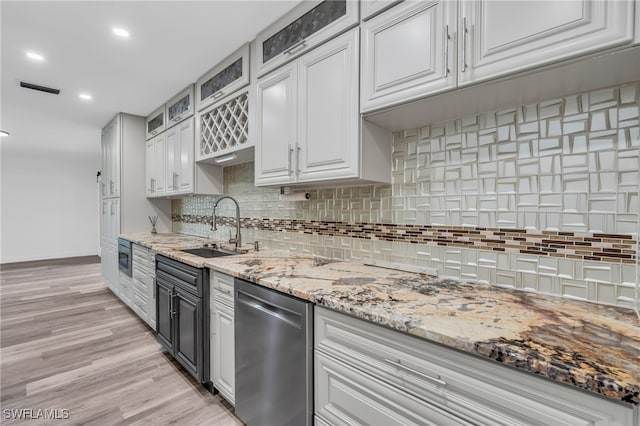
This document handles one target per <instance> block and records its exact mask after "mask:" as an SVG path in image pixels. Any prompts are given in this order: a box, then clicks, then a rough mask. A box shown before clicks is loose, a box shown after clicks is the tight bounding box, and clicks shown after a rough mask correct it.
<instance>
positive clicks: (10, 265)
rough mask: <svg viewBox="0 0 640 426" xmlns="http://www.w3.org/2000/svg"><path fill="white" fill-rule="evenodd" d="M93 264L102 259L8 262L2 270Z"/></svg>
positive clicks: (83, 257)
mask: <svg viewBox="0 0 640 426" xmlns="http://www.w3.org/2000/svg"><path fill="white" fill-rule="evenodd" d="M92 263H100V257H99V256H98V255H95V254H92V255H88V256H74V257H61V258H55V259H39V260H27V261H19V262H7V263H2V264H0V269H2V270H5V271H7V270H11V269H17V268H30V267H36V266H53V265H89V264H92Z"/></svg>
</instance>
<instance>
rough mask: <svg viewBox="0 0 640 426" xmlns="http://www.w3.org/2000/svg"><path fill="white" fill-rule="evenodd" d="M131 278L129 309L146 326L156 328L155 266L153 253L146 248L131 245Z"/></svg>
mask: <svg viewBox="0 0 640 426" xmlns="http://www.w3.org/2000/svg"><path fill="white" fill-rule="evenodd" d="M131 247H132V254H133V256H132V258H133V268H132V269H133V277H132V289H131V308H132V309H133V311H134V312H135V313H136V314H138V316H139V317H140V318H142V319H143V320H144V321H145V322H146V323H147V324H149V325H150V326H151V328H153V329H154V330H155V328H156V286H155V278H156V265H155V253H154V252H152V251H151V250H149V249H148V248H146V247H142V246H140V245H138V244H132V245H131Z"/></svg>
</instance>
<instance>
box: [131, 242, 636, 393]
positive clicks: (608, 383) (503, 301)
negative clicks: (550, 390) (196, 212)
mask: <svg viewBox="0 0 640 426" xmlns="http://www.w3.org/2000/svg"><path fill="white" fill-rule="evenodd" d="M144 235H145V234H133V235H125V236H123V237H124V238H128V239H131V241H134V242H137V243H139V244H142V245H145V246H147V247H149V248H152V249H153V250H156V251H158V252H159V253H161V254H163V255H167V256H168V257H172V258H174V259H177V260H181V261H184V262H186V263H189V264H191V265H193V266H198V267H201V266H205V267H209V268H212V269H215V270H217V271H220V272H223V273H226V274H230V275H233V276H235V277H239V278H243V279H246V280H249V281H252V282H255V283H257V284H260V285H263V286H265V287H269V288H272V289H274V290H278V291H280V292H283V293H286V294H290V295H293V296H296V297H299V298H301V299H305V300H308V301H311V302H313V303H315V304H317V305H320V306H325V307H328V308H331V309H334V310H336V311H339V312H343V313H346V314H349V315H352V316H355V317H358V318H362V319H365V320H368V321H371V322H374V323H377V324H381V325H384V326H387V327H390V328H393V329H396V330H400V331H402V332H405V333H408V334H411V335H414V336H418V337H421V338H425V339H428V340H431V341H434V342H438V343H442V344H444V345H446V346H449V347H452V348H456V349H459V350H462V351H465V352H469V353H472V354H475V355H479V356H481V357H485V358H491V359H494V360H496V361H499V362H502V363H504V364H507V365H511V366H513V367H517V368H520V369H523V370H527V371H530V372H533V373H536V374H538V375H540V376H544V377H547V378H550V379H553V380H556V381H560V382H564V383H567V384H570V385H573V386H576V387H579V388H582V389H586V390H589V391H592V392H596V393H599V394H601V395H603V396H606V397H609V398H612V399H616V400H621V401H625V402H628V403H631V404H636V405H640V319H639V318H638V316H637V314H636V313H635V312H634V311H633V310H631V309H625V308H619V307H614V306H607V305H601V304H596V303H590V302H583V301H577V300H571V299H566V298H561V297H555V296H547V295H542V294H538V293H532V292H526V291H521V290H510V289H504V288H500V287H496V286H490V285H482V284H469V283H463V282H458V281H455V280H450V279H443V278H438V277H434V276H430V275H424V274H415V273H410V272H403V271H397V270H391V269H384V268H378V267H373V266H366V265H363V264H361V263H356V262H342V261H336V260H331V259H326V258H321V257H316V256H304V255H299V254H295V253H290V252H287V251H276V250H266V251H259V252H248V253H246V254H242V255H237V256H228V257H219V258H212V259H203V258H199V257H197V256H192V255H188V254H186V253H182V252H179V251H177V250H179V249H181V248H188V247H185V246H184V245H183V244H186V245H190V247H196V246H200V245H202V244H203V242H205V243H215V241H211V240H207V239H205V238H198V237H189V236H181V235H179V234H157V235H156V236H155V237H153V238H151V237H148V238H147V237H143V236H144ZM146 235H148V236H150V235H151V234H146ZM165 236H166V237H165ZM129 237H131V238H129ZM182 237H184V238H182ZM165 238H166V239H165ZM194 238H195V239H194ZM195 244H199V245H195Z"/></svg>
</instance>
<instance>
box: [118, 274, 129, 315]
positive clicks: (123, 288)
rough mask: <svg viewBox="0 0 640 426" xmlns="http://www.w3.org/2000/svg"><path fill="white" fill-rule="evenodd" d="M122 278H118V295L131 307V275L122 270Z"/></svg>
mask: <svg viewBox="0 0 640 426" xmlns="http://www.w3.org/2000/svg"><path fill="white" fill-rule="evenodd" d="M119 275H120V278H119V279H118V287H119V290H120V291H119V293H118V296H119V297H120V300H122V301H123V302H124V303H125V304H126V305H127V306H128V307H131V305H132V303H131V287H132V283H131V277H130V276H129V275H127V274H125V273H123V272H120V274H119Z"/></svg>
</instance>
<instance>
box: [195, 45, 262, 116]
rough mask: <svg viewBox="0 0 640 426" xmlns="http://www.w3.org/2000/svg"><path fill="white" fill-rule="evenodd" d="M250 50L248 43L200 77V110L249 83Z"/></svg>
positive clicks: (197, 88) (198, 90) (197, 85)
mask: <svg viewBox="0 0 640 426" xmlns="http://www.w3.org/2000/svg"><path fill="white" fill-rule="evenodd" d="M249 51H250V48H249V43H247V44H245V45H244V46H242V47H241V48H240V49H238V50H236V51H235V52H233V53H232V54H231V55H229V56H227V57H226V58H225V59H224V60H223V61H222V62H220V63H219V64H218V65H216V66H215V67H213V68H212V69H211V70H210V71H209V72H207V73H206V74H205V75H203V76H202V77H200V78H199V79H198V81H197V82H196V88H195V92H196V93H195V94H196V105H197V108H198V110H201V109H204V108H205V107H207V106H209V105H211V104H213V103H215V102H218V101H221V100H222V99H224V97H225V96H227V95H229V94H231V93H233V92H235V91H236V90H238V89H241V88H242V87H244V86H246V85H247V84H249Z"/></svg>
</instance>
